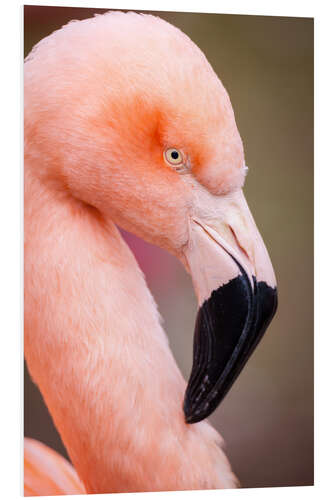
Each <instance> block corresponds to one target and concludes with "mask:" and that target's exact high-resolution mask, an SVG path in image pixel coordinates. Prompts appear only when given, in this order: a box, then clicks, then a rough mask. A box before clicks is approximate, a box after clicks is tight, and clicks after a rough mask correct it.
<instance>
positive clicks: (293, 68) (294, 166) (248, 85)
mask: <svg viewBox="0 0 333 500" xmlns="http://www.w3.org/2000/svg"><path fill="white" fill-rule="evenodd" d="M95 12H104V10H99V9H83V8H82V9H81V8H68V7H32V6H25V8H24V43H25V48H24V50H25V55H27V54H28V53H29V52H30V50H31V48H32V46H33V45H34V44H35V43H36V42H38V41H39V40H40V39H41V38H43V37H44V36H46V35H48V34H49V33H51V32H52V31H54V30H55V29H57V28H59V27H61V26H62V25H63V24H66V23H67V22H68V21H69V20H71V19H83V18H86V17H91V16H92V15H93V14H94V13H95ZM154 14H156V15H159V16H160V17H162V18H163V19H166V20H167V21H169V22H170V23H172V24H174V25H175V26H178V27H179V28H180V29H181V30H182V31H184V32H185V33H186V34H187V35H189V36H190V38H191V39H192V40H193V41H194V42H195V43H196V44H197V45H198V46H199V47H200V48H201V49H202V50H203V52H204V53H205V54H206V56H207V58H208V60H209V61H210V63H211V64H212V66H213V68H214V69H215V71H216V73H217V74H218V76H219V77H220V78H221V80H222V82H223V84H224V86H225V87H226V89H227V91H228V92H229V95H230V98H231V101H232V103H233V107H234V111H235V115H236V121H237V125H238V128H239V131H240V134H241V136H242V139H243V142H244V148H245V154H246V163H247V165H248V166H249V168H250V170H249V174H248V177H247V181H246V185H245V195H246V197H247V200H248V203H249V206H250V208H251V210H252V213H253V216H254V218H255V220H256V223H257V226H258V228H259V230H260V232H261V234H262V236H263V239H264V241H265V243H266V246H267V248H268V251H269V253H270V256H271V259H272V262H273V265H274V268H275V272H276V276H277V280H278V289H279V309H278V313H277V316H276V318H275V319H274V321H273V324H272V325H271V326H270V328H269V330H268V332H267V333H266V335H265V337H264V339H263V341H262V342H261V344H260V345H259V347H258V348H257V350H256V351H255V353H254V354H253V356H252V358H251V359H250V361H249V362H248V364H247V366H246V367H245V369H244V370H243V372H242V374H241V376H240V377H239V379H238V380H237V381H236V383H235V384H234V386H233V388H232V390H231V392H230V393H229V394H228V395H227V397H226V398H225V400H224V401H223V403H222V404H221V406H220V407H219V408H218V410H217V411H216V412H215V413H214V414H213V415H212V417H211V419H210V420H211V422H212V423H213V425H214V426H215V427H216V428H217V429H218V430H219V431H220V432H221V433H222V435H223V437H224V440H225V443H226V451H227V455H228V457H229V458H230V461H231V463H232V466H233V468H234V471H235V473H236V474H237V476H238V477H239V479H240V481H241V484H242V486H243V487H264V486H290V485H310V484H313V19H304V18H287V17H266V16H245V15H222V14H190V13H175V12H155V13H154ZM124 237H125V238H126V240H127V241H128V243H129V245H130V246H131V248H132V249H133V251H134V253H135V255H136V257H137V259H138V261H139V263H140V266H141V267H142V268H143V270H144V272H145V273H146V277H147V282H148V285H149V286H150V288H151V290H152V292H153V294H154V296H155V299H156V301H157V303H158V306H159V310H160V312H161V314H162V316H163V318H164V326H165V329H166V331H167V333H168V336H169V338H170V343H171V347H172V350H173V352H174V355H175V357H176V359H177V361H178V363H179V365H180V367H181V369H182V371H183V373H184V376H185V377H186V378H188V376H189V373H190V370H191V365H192V336H193V329H194V321H195V315H196V310H197V305H196V300H195V297H194V293H193V290H192V284H191V281H190V278H189V276H188V275H186V274H185V271H184V270H183V268H182V267H181V265H180V264H179V263H178V262H177V261H176V260H175V259H174V258H173V257H171V256H169V255H167V254H166V253H165V252H164V251H162V250H160V249H158V248H155V247H153V246H151V245H148V244H146V243H145V242H142V241H141V240H138V239H137V238H136V237H134V236H132V235H128V234H125V233H124ZM24 394H25V396H24V417H25V418H24V427H25V435H27V436H31V437H35V438H37V439H39V440H41V441H43V442H45V443H47V444H49V445H51V446H52V447H53V448H55V449H57V450H59V451H60V452H62V453H64V454H65V450H64V448H63V446H62V443H61V441H60V438H59V436H58V434H57V432H56V430H55V428H54V426H53V424H52V421H51V419H50V417H49V415H48V412H47V409H46V408H45V406H44V404H43V401H42V398H41V396H40V394H39V391H38V389H37V388H36V386H34V385H33V384H32V382H31V380H30V378H29V375H28V373H27V371H26V370H25V393H24Z"/></svg>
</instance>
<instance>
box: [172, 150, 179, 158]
mask: <svg viewBox="0 0 333 500" xmlns="http://www.w3.org/2000/svg"><path fill="white" fill-rule="evenodd" d="M171 158H172V159H173V160H178V158H179V153H177V151H172V153H171Z"/></svg>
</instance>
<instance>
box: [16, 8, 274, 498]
mask: <svg viewBox="0 0 333 500" xmlns="http://www.w3.org/2000/svg"><path fill="white" fill-rule="evenodd" d="M245 175H246V167H245V163H244V152H243V145H242V141H241V138H240V136H239V133H238V130H237V126H236V123H235V119H234V114H233V110H232V107H231V103H230V99H229V97H228V94H227V92H226V90H225V89H224V87H223V86H222V84H221V82H220V81H219V79H218V78H217V76H216V75H215V73H214V71H213V70H212V68H211V66H210V65H209V63H208V61H207V60H206V58H205V56H204V55H203V53H202V52H201V51H200V50H199V49H198V47H196V46H195V45H194V44H193V43H192V42H191V40H190V39H189V38H188V37H187V36H186V35H184V34H183V33H182V32H181V31H179V30H178V29H176V28H175V27H173V26H171V25H169V24H168V23H166V22H164V21H162V20H161V19H158V18H155V17H153V16H147V15H138V14H133V13H127V14H123V13H119V12H116V13H114V12H111V13H107V14H105V15H102V16H96V17H95V18H92V19H86V20H84V21H80V22H78V21H76V22H71V23H69V24H68V25H66V26H64V27H63V28H62V29H61V30H58V31H56V32H54V33H53V34H52V35H50V36H49V37H47V38H45V39H44V40H42V41H40V42H39V43H38V44H37V45H36V46H35V47H34V49H33V50H32V52H31V53H30V54H29V55H28V57H27V59H26V62H25V356H26V360H27V365H28V369H29V371H30V374H31V376H32V378H33V380H34V381H35V382H36V384H37V385H38V387H39V389H40V391H41V393H42V395H43V397H44V400H45V402H46V405H47V407H48V409H49V411H50V413H51V415H52V417H53V420H54V422H55V425H56V427H57V429H58V431H59V433H60V436H61V438H62V440H63V442H64V444H65V446H66V449H67V451H68V454H69V456H70V459H71V461H72V463H73V466H74V467H75V471H76V472H74V471H73V469H72V467H71V466H70V465H69V464H67V463H66V462H65V461H64V460H63V459H61V458H59V457H58V456H57V455H56V454H55V453H53V452H52V451H50V450H47V449H46V448H45V447H44V446H43V445H39V444H37V443H35V442H32V441H30V440H29V441H27V443H26V450H25V453H26V479H25V481H26V491H27V493H29V494H36V493H37V492H40V494H41V491H42V490H43V494H54V493H52V492H65V491H66V492H67V493H70V492H73V491H77V492H80V493H83V492H84V491H85V492H86V493H110V492H135V491H161V490H185V489H214V488H234V487H236V486H237V485H238V481H237V479H236V478H235V476H234V474H233V472H232V470H231V467H230V464H229V462H228V459H227V458H226V456H225V454H224V452H223V450H222V447H221V445H222V438H221V437H220V436H219V434H218V433H217V432H216V431H215V430H214V429H213V428H212V427H211V425H210V424H209V423H208V422H207V421H206V420H204V419H205V417H206V416H208V415H209V414H210V413H211V412H212V411H213V410H214V409H215V408H216V406H217V404H219V402H220V400H221V398H222V397H223V395H225V393H226V391H227V390H228V389H229V387H230V384H231V383H232V381H233V380H234V378H235V376H236V375H237V373H238V372H239V371H240V369H241V367H242V366H243V365H244V362H245V361H246V359H247V357H248V356H249V354H250V352H251V351H252V350H253V348H254V347H255V345H256V341H257V340H256V339H257V336H258V335H259V334H260V336H261V335H262V333H263V331H264V329H265V328H266V326H267V324H268V323H269V320H270V319H271V317H272V314H274V310H275V307H276V290H275V285H276V281H275V276H274V272H273V269H272V267H271V263H270V261H269V257H268V254H267V251H266V248H265V246H264V244H263V242H262V239H261V237H260V235H259V233H258V230H257V228H256V226H255V223H254V221H253V219H252V216H251V214H250V211H249V208H248V206H247V204H246V201H245V198H244V196H243V193H242V186H243V183H244V180H245ZM117 225H119V226H121V227H123V228H124V229H126V230H128V231H131V232H133V233H135V234H136V235H137V236H139V237H142V238H144V239H145V240H147V241H149V242H151V243H153V244H155V245H158V246H160V247H162V248H164V249H166V250H168V251H169V252H171V253H172V254H174V255H175V256H176V257H177V258H179V259H180V261H181V262H182V263H183V265H184V266H185V268H186V269H187V271H189V272H190V273H191V275H192V279H193V283H194V287H195V291H196V294H197V297H198V302H199V307H200V310H201V311H202V310H203V308H205V311H206V312H205V314H204V315H199V316H198V317H199V320H198V322H197V329H196V334H195V346H197V347H198V346H199V351H196V349H195V350H194V351H195V352H194V365H193V366H194V368H193V371H192V375H191V378H190V381H189V385H188V388H187V389H186V384H185V381H184V378H183V376H182V374H181V373H180V370H179V368H178V367H177V364H176V362H175V360H174V357H173V355H172V353H171V351H170V348H169V345H168V340H167V337H166V335H165V332H164V331H163V328H162V326H161V322H160V317H159V314H158V311H157V307H156V304H155V302H154V300H153V298H152V296H151V294H150V291H149V290H148V288H147V286H146V283H145V279H144V276H143V274H142V272H141V270H140V269H139V267H138V265H137V262H136V260H135V258H134V256H133V255H132V253H131V251H130V250H129V248H128V247H127V245H126V243H125V242H124V240H123V239H122V237H121V235H120V233H119V231H118V229H117ZM219 297H223V300H224V299H227V300H229V305H230V308H229V307H228V308H226V307H224V304H221V300H220V299H219ZM230 297H231V298H232V300H230ZM212 298H213V299H214V300H213V299H212ZM212 300H213V302H212ZM211 306H213V307H211ZM226 309H228V310H229V309H230V311H231V313H230V314H231V316H230V318H231V320H230V318H228V317H227V316H226V314H228V311H226ZM214 317H218V318H219V324H220V325H221V324H222V328H219V331H217V329H216V328H215V327H214V324H215V323H214V322H213V321H210V320H209V321H207V318H208V319H209V318H210V319H213V318H214ZM225 325H228V328H227V329H225V330H223V328H224V326H225ZM242 332H243V333H242ZM244 339H245V340H246V342H244ZM212 346H213V348H212ZM224 349H227V353H225V352H224ZM228 349H229V351H228ZM229 358H230V359H229ZM185 390H186V397H185V403H184V393H185ZM184 413H185V417H184ZM189 423H191V425H189ZM39 466H40V467H39ZM76 474H77V475H76ZM78 478H80V479H78ZM81 482H82V484H81ZM82 485H83V486H82ZM48 488H50V489H49V491H47V490H48Z"/></svg>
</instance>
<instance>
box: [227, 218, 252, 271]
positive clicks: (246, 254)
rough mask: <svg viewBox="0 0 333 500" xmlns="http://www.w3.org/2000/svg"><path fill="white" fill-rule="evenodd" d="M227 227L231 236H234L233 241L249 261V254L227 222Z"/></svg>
mask: <svg viewBox="0 0 333 500" xmlns="http://www.w3.org/2000/svg"><path fill="white" fill-rule="evenodd" d="M228 227H229V229H230V232H231V234H232V236H233V237H234V240H235V243H236V245H237V247H238V248H239V250H240V251H241V252H242V253H243V254H244V255H245V257H246V258H247V259H248V260H249V261H250V262H251V258H250V256H249V254H248V253H247V251H246V250H245V248H244V247H243V246H242V245H241V244H240V242H239V239H238V238H237V235H236V233H235V231H234V230H233V228H232V227H231V226H230V225H229V224H228Z"/></svg>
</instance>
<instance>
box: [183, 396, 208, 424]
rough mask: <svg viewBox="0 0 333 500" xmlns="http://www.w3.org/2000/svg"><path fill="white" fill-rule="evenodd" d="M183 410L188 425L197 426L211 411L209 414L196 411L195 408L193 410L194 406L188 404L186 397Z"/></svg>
mask: <svg viewBox="0 0 333 500" xmlns="http://www.w3.org/2000/svg"><path fill="white" fill-rule="evenodd" d="M183 409H184V415H185V422H186V423H187V424H195V423H197V422H201V420H203V419H204V418H206V417H208V415H209V413H210V412H209V411H208V412H203V411H200V409H196V408H195V407H194V408H192V406H190V405H188V404H186V397H185V401H184V407H183Z"/></svg>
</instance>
